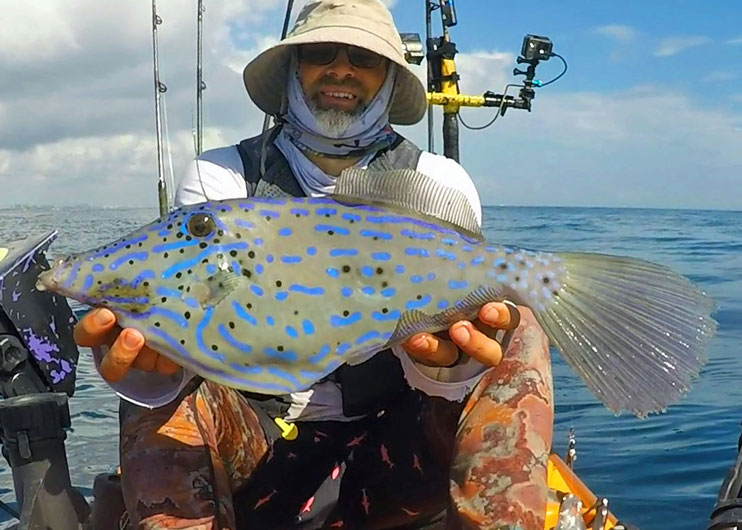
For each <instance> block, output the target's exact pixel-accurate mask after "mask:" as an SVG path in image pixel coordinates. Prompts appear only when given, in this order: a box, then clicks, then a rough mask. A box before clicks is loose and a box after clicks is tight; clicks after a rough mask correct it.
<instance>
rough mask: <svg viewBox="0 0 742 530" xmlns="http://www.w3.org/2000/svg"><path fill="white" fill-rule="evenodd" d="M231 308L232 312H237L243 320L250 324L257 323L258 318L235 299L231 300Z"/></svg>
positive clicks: (254, 324)
mask: <svg viewBox="0 0 742 530" xmlns="http://www.w3.org/2000/svg"><path fill="white" fill-rule="evenodd" d="M232 308H233V309H234V312H235V313H236V314H237V316H238V317H239V318H241V319H242V320H244V321H245V322H247V323H249V324H250V325H252V326H257V325H258V319H257V318H255V317H254V316H252V315H251V314H250V313H248V312H247V311H245V309H244V308H243V307H242V306H241V305H240V304H239V303H237V302H236V301H235V302H232Z"/></svg>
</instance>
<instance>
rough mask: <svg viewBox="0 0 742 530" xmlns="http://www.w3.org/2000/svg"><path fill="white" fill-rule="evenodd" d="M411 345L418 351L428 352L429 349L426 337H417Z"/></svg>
mask: <svg viewBox="0 0 742 530" xmlns="http://www.w3.org/2000/svg"><path fill="white" fill-rule="evenodd" d="M410 345H411V346H412V347H413V348H415V349H416V350H426V349H428V339H427V337H426V336H425V335H421V336H419V337H415V338H414V339H413V340H412V342H411V343H410Z"/></svg>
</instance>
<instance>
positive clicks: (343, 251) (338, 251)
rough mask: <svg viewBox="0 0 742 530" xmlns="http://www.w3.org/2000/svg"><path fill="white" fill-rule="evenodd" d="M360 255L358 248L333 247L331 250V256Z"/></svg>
mask: <svg viewBox="0 0 742 530" xmlns="http://www.w3.org/2000/svg"><path fill="white" fill-rule="evenodd" d="M356 255H358V250H356V249H354V248H333V249H332V250H330V257H331V258H341V257H344V256H356Z"/></svg>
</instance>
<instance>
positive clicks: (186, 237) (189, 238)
mask: <svg viewBox="0 0 742 530" xmlns="http://www.w3.org/2000/svg"><path fill="white" fill-rule="evenodd" d="M185 240H186V241H193V238H192V237H191V236H185Z"/></svg>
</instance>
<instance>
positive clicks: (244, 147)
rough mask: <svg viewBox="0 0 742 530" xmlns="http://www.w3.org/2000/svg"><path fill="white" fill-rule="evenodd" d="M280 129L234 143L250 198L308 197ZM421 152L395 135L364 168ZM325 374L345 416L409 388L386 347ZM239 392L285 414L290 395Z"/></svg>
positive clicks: (390, 164)
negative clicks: (279, 143) (279, 140)
mask: <svg viewBox="0 0 742 530" xmlns="http://www.w3.org/2000/svg"><path fill="white" fill-rule="evenodd" d="M279 130H280V129H279V127H275V128H273V129H271V130H269V131H267V132H266V133H264V134H263V135H260V136H256V137H253V138H248V139H246V140H242V141H241V142H240V143H239V144H237V150H238V151H239V153H240V158H241V159H242V164H243V166H244V169H245V173H244V174H245V183H246V184H247V196H248V197H272V198H283V197H305V196H306V194H305V193H304V190H303V189H302V188H301V186H300V185H299V182H298V181H297V180H296V177H295V176H294V174H293V173H292V171H291V168H290V167H289V164H288V162H287V161H286V158H285V157H284V156H283V153H281V151H279V150H278V148H277V147H276V146H275V145H274V143H273V140H274V139H275V137H276V135H277V134H278V132H279ZM421 154H422V150H421V149H420V148H419V147H417V146H416V145H415V144H413V143H412V142H410V141H409V140H407V139H406V138H404V137H402V136H401V135H399V134H397V137H396V139H395V141H394V142H393V143H392V144H391V145H390V146H389V147H388V148H386V149H384V150H381V151H379V152H378V153H377V155H376V156H375V157H374V158H373V160H372V161H371V162H370V163H369V165H368V168H369V169H373V170H377V171H385V170H392V169H415V168H417V164H418V161H419V160H420V155H421ZM327 379H330V380H332V381H335V382H337V383H338V384H339V385H340V389H341V393H342V399H343V403H342V407H343V414H345V416H348V417H353V416H363V415H367V414H372V413H375V412H377V411H379V410H381V409H383V408H384V407H386V406H388V405H389V404H390V403H391V402H393V401H394V400H395V399H396V398H398V397H399V396H400V394H401V393H403V392H405V391H408V390H410V387H409V386H408V385H407V381H406V380H405V378H404V372H403V370H402V365H401V364H400V362H399V359H397V357H396V356H395V355H394V354H393V353H392V351H391V350H389V349H387V350H384V351H382V352H379V353H378V354H377V355H375V356H373V357H372V358H371V359H369V360H368V361H366V362H364V363H362V364H359V365H356V366H350V365H342V366H341V367H340V368H338V369H337V370H336V371H335V372H333V373H332V374H330V375H329V376H328V377H327ZM243 394H245V396H246V397H247V398H248V399H249V400H250V401H251V403H252V404H253V405H255V404H257V405H259V406H260V407H261V408H262V409H263V411H262V412H264V413H267V414H268V415H269V416H272V417H278V416H281V415H283V414H285V413H286V411H287V410H288V408H289V405H290V400H289V399H288V397H282V396H278V397H276V396H263V395H259V394H253V393H249V392H243ZM271 423H272V421H271Z"/></svg>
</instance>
